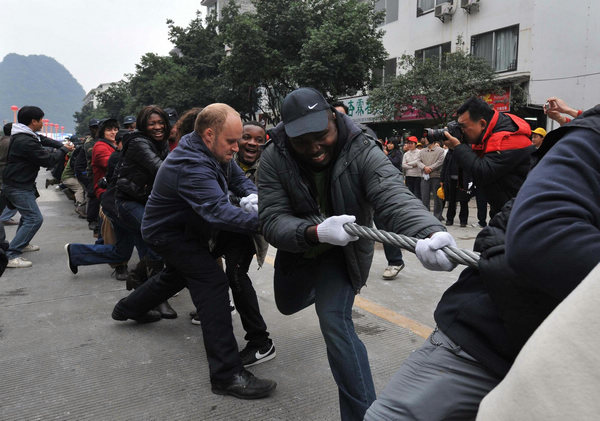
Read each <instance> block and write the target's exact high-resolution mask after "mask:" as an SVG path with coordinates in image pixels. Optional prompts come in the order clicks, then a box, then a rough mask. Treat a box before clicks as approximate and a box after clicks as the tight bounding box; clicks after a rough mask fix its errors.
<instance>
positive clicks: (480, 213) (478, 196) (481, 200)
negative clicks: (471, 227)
mask: <svg viewBox="0 0 600 421" xmlns="http://www.w3.org/2000/svg"><path fill="white" fill-rule="evenodd" d="M475 200H476V201H477V221H479V225H481V226H482V227H485V226H486V225H487V222H486V220H487V199H486V197H485V195H484V194H483V191H481V189H475Z"/></svg>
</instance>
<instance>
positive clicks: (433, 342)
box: [365, 98, 546, 420]
mask: <svg viewBox="0 0 600 421" xmlns="http://www.w3.org/2000/svg"><path fill="white" fill-rule="evenodd" d="M457 114H458V123H459V124H460V126H461V129H462V132H463V143H461V142H460V141H459V140H458V139H457V138H455V137H453V136H451V135H450V134H449V133H447V132H446V137H447V139H448V141H447V142H446V144H447V145H448V146H449V148H450V149H453V152H452V153H453V158H454V159H456V160H457V161H458V165H459V166H460V167H462V168H463V169H464V170H466V171H467V172H469V173H470V174H471V175H472V176H473V178H475V184H477V185H478V186H479V187H480V188H482V189H483V190H484V191H485V193H486V195H487V196H488V198H489V200H490V205H491V209H492V211H491V213H493V214H496V216H495V217H494V218H493V219H492V220H491V221H490V224H489V225H488V226H487V227H486V228H484V229H483V230H482V231H481V232H480V233H479V235H478V236H477V239H476V240H475V246H474V250H475V251H478V252H481V259H480V261H479V268H478V269H474V268H471V267H469V268H467V269H465V270H463V271H462V273H461V274H460V276H459V278H458V280H457V281H456V283H454V284H453V285H452V286H451V287H450V288H448V290H446V292H445V293H444V295H443V296H442V298H441V300H440V302H439V304H438V306H437V308H436V310H435V312H434V319H435V321H436V323H437V327H436V329H435V330H434V332H433V333H432V334H431V336H430V337H429V338H428V339H427V340H426V341H425V343H424V344H423V346H421V348H420V349H418V350H417V351H415V352H413V353H412V354H411V355H410V357H409V358H408V359H407V360H406V361H405V362H404V363H403V364H402V366H401V367H400V369H399V371H398V372H397V373H396V374H395V375H394V377H393V378H392V380H391V381H390V383H389V384H388V386H386V388H385V390H384V391H383V392H382V394H381V395H380V396H379V397H378V399H377V401H375V402H374V403H373V405H372V406H371V407H370V408H369V410H368V411H367V414H366V416H365V420H380V419H394V420H400V419H424V420H434V419H435V420H438V419H439V420H442V419H474V418H475V415H476V413H477V408H478V406H479V402H480V401H481V399H483V397H484V396H485V395H486V394H487V393H488V392H489V391H490V390H491V389H492V388H493V387H494V386H495V385H496V384H498V382H500V380H501V379H502V377H504V375H505V374H506V372H507V371H508V369H509V368H510V365H511V364H512V362H513V361H514V358H515V357H516V355H517V353H518V350H519V349H520V346H522V343H521V344H520V346H519V342H518V341H517V340H515V337H516V336H518V334H519V333H520V332H517V331H515V330H512V331H509V330H507V328H506V322H507V320H506V319H505V315H506V314H509V315H511V316H512V315H514V314H515V313H514V312H505V311H503V308H502V307H500V306H499V305H500V304H505V303H501V302H499V301H498V300H503V299H504V298H505V297H506V295H502V294H501V293H499V292H500V291H501V290H502V289H507V288H510V287H511V285H510V284H511V282H512V280H513V279H514V278H515V273H514V272H512V271H511V270H510V268H509V267H508V265H506V264H505V261H504V254H503V253H504V232H505V230H506V225H507V223H508V216H509V214H510V209H511V204H512V201H511V200H510V199H512V198H514V196H515V195H516V194H517V192H518V191H519V188H520V187H521V185H522V184H523V182H524V181H525V177H526V175H527V172H528V170H529V163H530V159H531V153H532V152H533V151H534V149H533V147H532V146H531V142H530V141H529V134H530V129H529V125H528V124H527V123H526V122H524V121H523V120H521V119H519V118H518V117H514V116H510V115H503V114H499V113H498V112H497V111H492V110H491V109H490V108H489V106H488V105H487V104H486V103H485V102H483V101H482V100H480V99H478V98H471V99H469V100H468V101H467V102H465V103H464V104H463V105H462V106H461V107H460V108H459V109H458V111H457ZM465 142H466V143H465ZM449 153H450V152H449ZM501 209H502V211H500V210H501ZM499 255H502V261H500V262H498V261H496V260H495V259H496V258H497V257H498V256H499ZM513 298H514V297H513ZM522 303H523V302H522V301H519V303H518V304H519V305H521V304H522ZM535 304H536V305H537V303H535ZM531 306H533V304H532V305H530V307H531ZM521 308H523V307H521ZM545 310H546V307H543V308H540V311H542V312H543V311H545ZM521 315H522V316H525V313H521ZM524 319H525V317H522V320H521V321H522V322H523V321H524Z"/></svg>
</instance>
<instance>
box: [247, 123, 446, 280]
mask: <svg viewBox="0 0 600 421" xmlns="http://www.w3.org/2000/svg"><path fill="white" fill-rule="evenodd" d="M336 125H337V129H338V140H337V143H336V152H337V153H336V155H335V157H334V158H333V159H332V162H331V168H330V180H329V197H328V199H329V204H330V206H331V210H332V215H343V214H347V215H354V216H356V223H357V224H359V225H365V226H371V225H372V223H373V213H375V214H377V216H378V221H381V225H380V228H382V229H385V230H387V231H392V232H396V233H401V234H405V235H408V236H413V237H417V238H425V237H427V236H429V235H430V234H432V233H434V232H436V231H444V230H445V228H444V227H443V226H442V225H441V224H440V223H439V221H438V220H437V219H436V218H434V217H433V215H431V213H429V212H427V210H426V209H425V208H424V207H423V204H422V203H421V201H420V200H418V199H417V198H415V197H414V196H413V194H412V193H411V192H410V191H409V190H408V188H407V187H406V186H405V185H404V183H403V182H402V179H401V177H400V173H399V172H398V170H397V169H396V168H395V167H394V166H393V165H392V163H391V162H390V160H389V159H387V157H386V156H385V155H384V154H383V152H382V151H381V146H380V145H379V144H378V143H377V142H376V140H374V139H372V138H371V136H367V135H366V133H365V132H364V131H363V130H362V129H361V128H360V127H358V126H357V125H356V124H355V123H354V122H353V121H352V120H351V119H350V117H348V116H346V115H343V114H340V113H337V112H336ZM270 135H271V140H270V141H269V143H267V146H266V147H265V150H264V151H263V153H262V155H261V158H260V171H259V172H258V186H259V197H260V200H259V203H258V207H259V217H260V221H261V224H262V230H263V234H264V236H265V239H266V240H267V241H268V242H269V243H270V244H272V245H273V246H275V247H277V261H276V266H279V267H280V268H281V270H282V271H286V272H287V271H293V270H296V269H297V267H298V266H299V263H300V262H301V258H302V257H303V256H304V255H305V253H306V252H307V251H309V250H310V249H311V248H312V247H313V245H312V244H310V243H309V242H308V241H307V239H306V237H305V231H306V228H307V227H308V226H311V225H314V223H313V222H311V221H310V217H311V216H312V215H319V214H321V213H323V211H322V210H321V209H319V203H318V200H317V194H316V188H315V187H314V185H313V184H314V181H312V180H311V178H310V177H308V176H305V174H306V171H307V170H306V169H305V168H304V166H303V165H302V164H299V161H298V160H297V159H295V157H294V153H293V149H291V148H290V147H289V138H288V137H287V135H286V134H285V130H284V126H283V123H280V124H279V125H278V126H276V127H275V128H274V129H272V130H271V131H270ZM327 216H330V215H327ZM343 252H344V256H345V260H346V267H347V270H348V275H349V277H350V279H351V281H352V286H353V288H354V290H355V291H358V290H360V288H361V287H362V286H363V285H364V284H365V282H366V281H367V277H368V276H369V270H370V268H371V262H372V260H373V241H371V240H367V239H359V240H358V241H353V242H351V243H349V244H348V245H347V246H345V247H343ZM277 262H279V263H277ZM282 262H287V263H282ZM288 263H289V264H288Z"/></svg>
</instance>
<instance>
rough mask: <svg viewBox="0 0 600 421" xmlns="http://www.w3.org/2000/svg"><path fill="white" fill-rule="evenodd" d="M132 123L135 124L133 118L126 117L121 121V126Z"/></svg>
mask: <svg viewBox="0 0 600 421" xmlns="http://www.w3.org/2000/svg"><path fill="white" fill-rule="evenodd" d="M133 123H135V116H132V115H128V116H127V117H125V118H124V119H123V125H125V124H133Z"/></svg>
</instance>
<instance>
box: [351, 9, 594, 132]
mask: <svg viewBox="0 0 600 421" xmlns="http://www.w3.org/2000/svg"><path fill="white" fill-rule="evenodd" d="M376 7H377V8H378V9H379V10H385V12H386V18H385V22H384V24H383V25H382V29H384V30H385V36H384V38H383V42H384V46H385V48H386V50H387V52H388V54H389V56H388V60H387V61H386V63H385V66H384V68H383V69H381V70H379V71H378V72H379V73H380V76H383V78H385V77H386V76H388V75H395V74H396V73H397V71H398V69H397V63H398V58H399V57H401V56H402V55H403V54H415V55H416V56H417V57H422V58H440V57H441V56H442V55H443V54H444V53H446V52H451V51H456V48H457V39H458V38H459V37H460V38H461V39H462V41H463V42H464V43H465V47H466V48H467V49H468V50H469V51H470V52H471V53H472V54H474V55H477V56H481V57H484V58H486V59H487V61H488V62H489V63H490V65H491V66H492V67H493V68H494V69H495V71H496V74H497V77H498V79H500V80H511V81H518V82H523V83H524V84H525V87H526V89H527V92H528V101H527V102H528V107H527V108H526V110H525V111H524V112H523V113H521V116H522V117H525V118H526V119H527V120H528V121H529V122H530V123H531V124H532V126H533V127H538V126H542V127H546V128H548V129H551V128H552V124H553V122H552V121H551V120H547V119H546V118H545V116H544V114H543V112H542V105H543V104H544V103H545V101H546V98H547V97H549V96H558V97H560V98H563V99H565V100H566V101H567V103H569V104H571V105H573V106H574V107H577V108H581V109H587V108H590V107H592V106H594V105H595V104H597V103H599V102H600V98H598V96H597V95H598V93H599V92H600V37H599V36H598V33H599V32H598V29H600V23H599V20H598V19H597V18H598V17H600V2H597V1H594V0H572V1H568V2H567V1H563V0H378V1H377V3H376ZM509 94H510V93H509V92H507V93H506V95H505V96H504V98H503V96H502V95H501V96H499V97H497V98H496V97H492V98H489V97H488V99H489V100H490V102H492V103H494V105H495V107H496V108H497V109H499V110H501V111H510V110H509V109H508V107H507V103H508V101H507V100H508V97H507V95H509ZM344 102H346V104H347V105H351V106H352V107H354V108H355V110H356V109H359V106H360V109H359V110H360V111H362V113H359V114H356V113H354V115H353V118H355V120H357V121H360V122H363V123H369V125H372V126H373V127H374V128H375V129H376V130H377V131H378V132H380V131H381V132H382V133H379V134H380V136H381V135H385V136H388V135H390V134H391V131H392V130H393V131H394V132H395V133H398V132H399V131H402V130H405V131H412V132H413V133H416V132H417V131H418V128H419V127H425V126H426V125H427V121H419V120H416V119H415V118H414V116H410V115H407V116H402V118H401V119H400V120H399V121H396V122H393V123H390V122H387V123H384V122H377V121H376V116H373V115H372V114H370V113H368V112H365V110H369V108H368V107H367V104H368V95H363V96H356V97H351V98H345V99H344ZM369 111H370V110H369ZM554 124H555V123H554Z"/></svg>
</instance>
